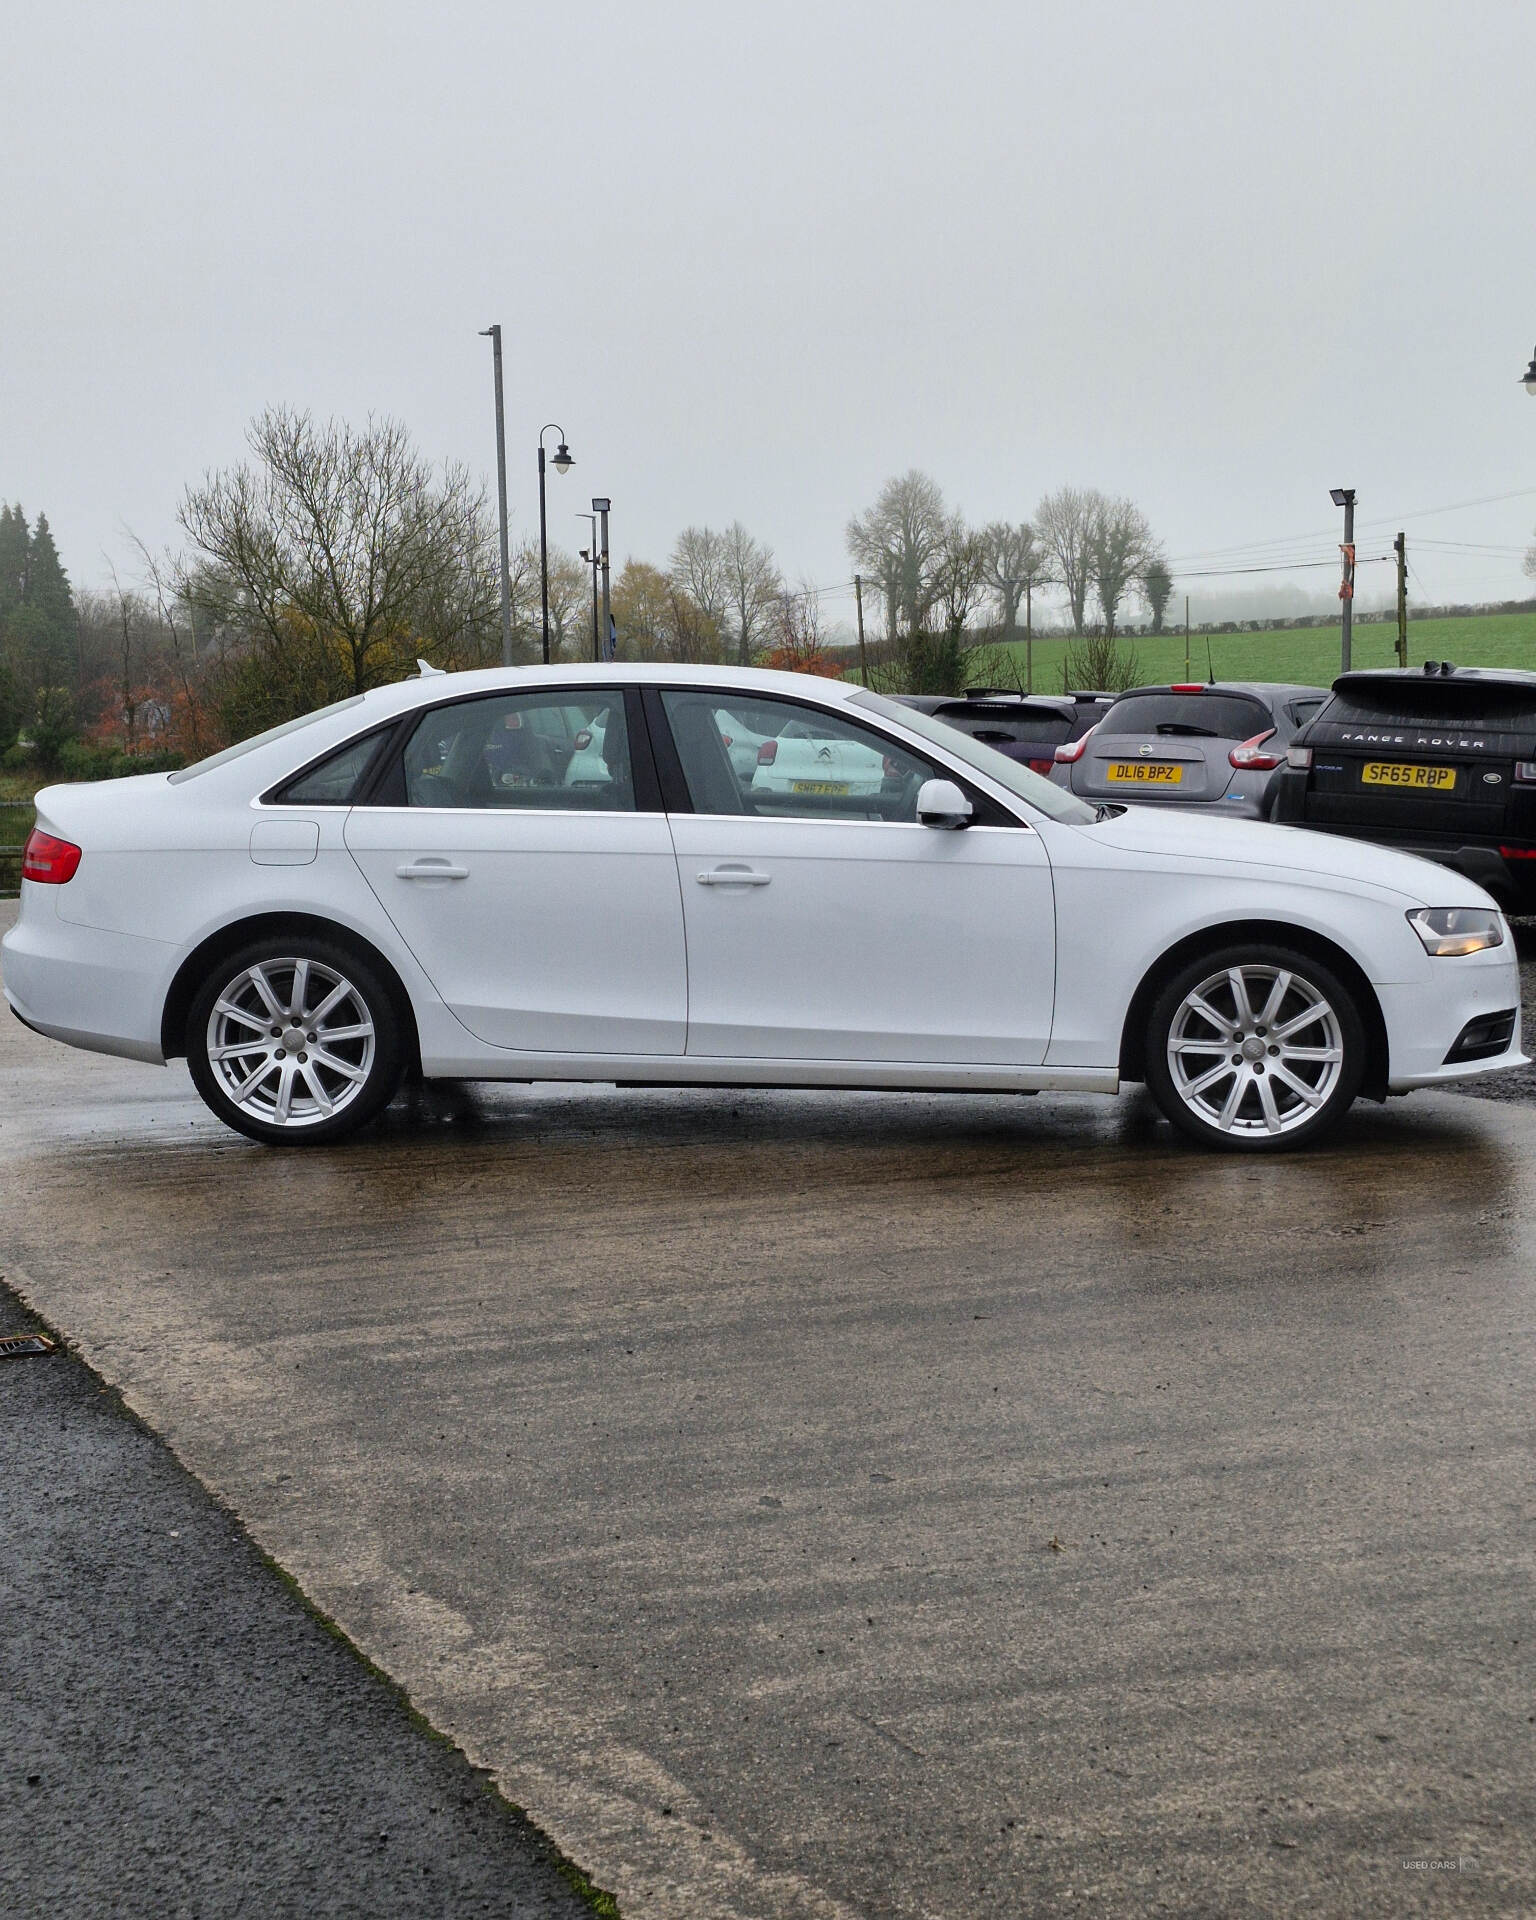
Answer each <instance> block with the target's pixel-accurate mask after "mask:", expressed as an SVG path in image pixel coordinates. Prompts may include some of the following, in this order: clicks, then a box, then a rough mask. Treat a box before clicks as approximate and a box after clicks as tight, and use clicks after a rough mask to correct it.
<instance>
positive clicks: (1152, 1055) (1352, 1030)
mask: <svg viewBox="0 0 1536 1920" xmlns="http://www.w3.org/2000/svg"><path fill="white" fill-rule="evenodd" d="M1365 1052H1366V1040H1365V1027H1364V1024H1363V1022H1362V1020H1361V1016H1360V1010H1359V1008H1358V1006H1357V1005H1356V1003H1355V998H1354V995H1353V994H1352V993H1351V992H1350V990H1349V989H1348V988H1347V987H1346V986H1345V985H1344V984H1343V982H1342V981H1341V980H1340V979H1339V978H1338V976H1337V975H1336V974H1335V973H1334V972H1333V971H1332V970H1331V969H1330V968H1329V967H1326V966H1324V965H1323V964H1322V962H1320V961H1318V960H1315V959H1314V958H1313V957H1312V956H1311V955H1310V954H1306V953H1301V952H1292V951H1291V950H1289V949H1287V948H1284V947H1278V946H1274V947H1272V946H1267V945H1258V944H1255V945H1251V946H1247V945H1245V946H1234V947H1230V948H1227V949H1224V950H1223V951H1221V952H1219V953H1211V954H1207V955H1203V956H1202V957H1201V958H1200V959H1198V960H1194V961H1192V962H1190V963H1189V964H1188V965H1187V966H1185V967H1182V968H1181V969H1180V970H1179V972H1178V973H1177V974H1175V975H1174V977H1173V978H1172V979H1171V980H1170V981H1169V982H1168V984H1167V985H1166V986H1165V987H1164V989H1163V991H1162V992H1161V993H1160V994H1159V995H1158V997H1157V1001H1156V1004H1155V1005H1154V1007H1153V1009H1152V1017H1151V1022H1150V1025H1149V1029H1148V1033H1147V1085H1148V1087H1149V1088H1150V1089H1151V1091H1152V1095H1153V1097H1154V1099H1155V1100H1156V1101H1157V1103H1158V1105H1159V1106H1160V1107H1161V1108H1162V1110H1163V1112H1164V1113H1165V1114H1166V1115H1167V1116H1168V1118H1169V1119H1170V1120H1171V1121H1172V1122H1173V1124H1174V1125H1175V1126H1176V1127H1178V1128H1179V1129H1180V1130H1181V1131H1182V1132H1184V1133H1186V1134H1188V1135H1189V1136H1190V1138H1191V1139H1194V1140H1199V1141H1201V1142H1202V1143H1203V1144H1205V1145H1207V1146H1213V1147H1223V1148H1227V1149H1231V1150H1234V1151H1238V1152H1248V1153H1273V1152H1276V1151H1284V1150H1285V1149H1288V1148H1291V1147H1299V1146H1302V1145H1304V1144H1305V1143H1307V1142H1308V1141H1312V1140H1316V1139H1317V1138H1318V1137H1319V1136H1320V1135H1322V1134H1324V1133H1327V1132H1328V1131H1329V1130H1330V1129H1331V1128H1332V1127H1334V1126H1336V1125H1337V1124H1338V1122H1339V1121H1340V1120H1341V1119H1342V1118H1343V1117H1344V1115H1345V1113H1346V1112H1347V1111H1348V1110H1349V1107H1350V1105H1351V1103H1352V1102H1353V1100H1354V1098H1355V1095H1356V1094H1357V1093H1358V1092H1359V1090H1360V1082H1361V1079H1362V1078H1363V1076H1364V1072H1365Z"/></svg>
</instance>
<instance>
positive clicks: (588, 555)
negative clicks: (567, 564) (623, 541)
mask: <svg viewBox="0 0 1536 1920" xmlns="http://www.w3.org/2000/svg"><path fill="white" fill-rule="evenodd" d="M576 518H577V519H578V520H585V521H586V523H587V525H588V526H589V527H590V528H591V529H592V533H591V538H590V541H589V544H588V545H587V546H584V547H583V548H582V550H581V557H582V559H583V560H585V561H586V563H587V565H588V566H589V567H590V568H591V569H592V658H593V659H594V660H601V659H602V657H603V652H602V647H601V645H600V644H599V642H598V638H597V559H598V557H597V515H596V514H595V513H578V514H577V516H576Z"/></svg>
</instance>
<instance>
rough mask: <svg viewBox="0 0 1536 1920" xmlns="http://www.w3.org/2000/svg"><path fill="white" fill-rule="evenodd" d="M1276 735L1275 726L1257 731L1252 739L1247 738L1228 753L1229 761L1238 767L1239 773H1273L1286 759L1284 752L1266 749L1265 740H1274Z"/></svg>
mask: <svg viewBox="0 0 1536 1920" xmlns="http://www.w3.org/2000/svg"><path fill="white" fill-rule="evenodd" d="M1274 737H1275V730H1274V728H1273V727H1269V728H1266V729H1265V731H1264V732H1263V733H1256V734H1255V735H1254V736H1253V738H1252V739H1251V740H1245V741H1244V742H1243V744H1242V745H1241V746H1240V747H1234V748H1233V749H1232V751H1231V752H1230V753H1229V754H1228V755H1227V759H1228V761H1229V763H1230V764H1231V765H1232V766H1234V767H1236V768H1237V770H1238V772H1239V773H1273V772H1274V770H1275V768H1276V767H1278V766H1280V765H1281V764H1282V763H1283V760H1284V756H1283V755H1282V754H1278V753H1266V752H1265V751H1264V742H1265V741H1266V740H1273V739H1274Z"/></svg>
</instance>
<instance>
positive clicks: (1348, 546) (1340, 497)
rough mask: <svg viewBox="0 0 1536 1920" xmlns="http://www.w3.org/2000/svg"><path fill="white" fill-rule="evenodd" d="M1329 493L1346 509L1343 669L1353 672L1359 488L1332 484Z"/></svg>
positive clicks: (1341, 637) (1341, 622) (1341, 611)
mask: <svg viewBox="0 0 1536 1920" xmlns="http://www.w3.org/2000/svg"><path fill="white" fill-rule="evenodd" d="M1328 497H1329V498H1330V499H1331V500H1332V502H1333V504H1334V505H1335V506H1336V507H1342V508H1343V509H1344V545H1343V548H1342V552H1343V556H1344V578H1343V579H1342V580H1341V581H1340V582H1339V671H1340V672H1341V673H1348V672H1349V663H1350V652H1351V642H1352V638H1353V634H1354V624H1355V490H1354V488H1353V487H1330V488H1329V490H1328Z"/></svg>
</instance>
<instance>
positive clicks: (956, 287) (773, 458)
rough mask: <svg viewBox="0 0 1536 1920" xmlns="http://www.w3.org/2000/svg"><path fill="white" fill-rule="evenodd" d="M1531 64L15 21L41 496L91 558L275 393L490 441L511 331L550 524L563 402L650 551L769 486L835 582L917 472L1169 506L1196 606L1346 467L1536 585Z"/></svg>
mask: <svg viewBox="0 0 1536 1920" xmlns="http://www.w3.org/2000/svg"><path fill="white" fill-rule="evenodd" d="M1533 65H1536V10H1533V9H1532V7H1531V5H1530V3H1529V0H1463V4H1460V5H1455V6H1452V5H1448V4H1435V3H1433V0H1390V3H1389V0H1352V3H1351V4H1349V5H1347V6H1340V5H1338V4H1336V3H1334V4H1326V5H1325V4H1315V3H1313V0H1283V4H1272V5H1252V4H1244V0H1226V4H1221V5H1217V4H1193V3H1192V0H1162V3H1161V4H1158V5H1156V6H1153V5H1150V4H1148V3H1147V0H1138V3H1137V4H1127V3H1126V0H1052V3H1051V4H1044V5H1039V4H1037V5H1027V4H1026V5H1018V4H1001V3H1000V0H999V3H997V4H992V5H986V6H981V5H974V4H965V3H963V0H962V3H961V4H956V0H947V4H944V5H937V4H934V3H933V0H923V3H922V4H917V3H916V0H882V3H881V4H879V5H859V6H855V5H846V4H839V0H814V3H810V4H808V3H807V0H776V3H775V4H773V5H771V6H769V5H752V6H746V5H742V4H739V0H738V4H737V5H735V6H734V7H733V6H722V5H720V4H718V0H716V3H715V4H712V5H704V4H703V3H702V0H626V3H625V4H623V5H611V4H607V3H606V0H595V3H593V4H587V5H584V6H580V7H572V6H555V5H547V6H542V7H538V8H533V7H530V6H527V5H526V4H524V5H518V4H511V5H508V4H498V5H495V6H491V5H467V4H461V3H459V0H439V3H438V4H437V5H435V6H432V7H426V6H422V5H421V4H419V0H413V4H410V5H405V4H400V3H399V0H373V3H372V4H369V5H352V6H344V5H336V4H328V3H327V0H303V4H299V5H295V4H289V0H265V3H264V4H263V5H261V6H259V7H242V8H235V7H230V6H214V5H212V4H209V3H208V0H205V3H204V4H202V5H198V4H194V3H191V0H184V3H183V4H180V5H173V4H169V0H138V4H136V5H134V6H132V7H129V6H125V5H123V4H122V0H111V3H110V4H92V5H84V4H79V3H78V0H50V4H49V5H47V6H33V7H29V8H26V9H25V10H22V9H16V10H12V11H11V12H10V13H9V14H8V17H7V26H6V32H5V39H4V61H3V66H0V162H3V170H4V180H5V192H4V194H3V196H0V200H3V211H0V242H3V246H4V255H3V257H4V260H5V262H6V272H5V277H4V285H5V300H4V318H3V323H0V499H10V500H17V499H19V500H20V501H21V502H22V503H23V505H24V506H25V507H26V509H27V511H28V513H29V515H30V514H35V513H36V511H37V510H38V509H39V508H42V509H44V510H45V511H46V512H47V513H48V516H49V518H50V520H51V522H52V523H53V526H54V528H55V531H56V534H57V537H58V540H59V544H60V548H61V550H62V553H63V557H64V560H65V564H66V565H67V566H68V567H69V568H70V570H71V573H72V575H73V577H74V578H75V580H76V581H77V582H79V583H81V584H85V585H91V584H95V583H99V582H100V581H101V580H102V578H103V577H104V575H105V571H106V556H107V555H111V556H112V557H114V558H116V559H117V560H118V561H119V562H120V563H121V562H124V561H125V560H128V559H129V558H130V556H129V555H128V552H127V543H126V541H125V538H124V534H123V529H124V528H125V527H131V528H132V529H133V530H134V531H136V532H137V533H139V534H140V535H141V536H143V537H144V538H145V539H146V540H147V541H148V542H149V543H150V544H151V545H158V544H160V543H162V542H165V541H169V540H171V539H173V538H174V535H175V522H174V515H175V507H176V502H177V500H178V498H179V496H180V494H181V491H182V489H183V487H184V486H185V484H186V483H187V482H188V481H189V480H192V479H196V478H197V477H198V476H200V475H201V474H202V472H203V471H204V470H205V469H206V468H209V467H214V466H220V465H226V464H228V463H230V462H232V461H234V460H236V459H238V458H239V457H240V456H241V454H242V452H243V440H242V436H243V432H244V428H245V425H246V423H247V421H248V420H249V419H250V417H251V416H252V415H253V414H254V413H255V412H257V411H258V409H260V408H262V407H264V406H266V405H268V404H270V403H273V402H285V403H288V404H291V405H297V406H305V407H310V408H312V409H314V410H315V411H316V412H317V413H319V414H322V415H327V414H334V415H338V416H344V417H347V418H351V419H361V418H362V417H363V416H364V415H365V414H367V413H368V412H370V411H373V412H377V413H390V414H394V415H397V416H398V417H399V418H401V419H403V420H404V421H406V422H407V423H408V424H409V426H410V427H411V428H412V430H413V431H414V433H415V435H416V437H417V439H418V441H419V442H420V443H421V444H422V445H423V446H424V447H425V448H426V449H427V450H428V451H429V452H431V453H432V454H434V455H435V456H451V457H454V458H458V459H463V460H465V461H467V462H468V463H470V465H471V466H472V467H474V468H475V469H476V470H477V471H480V472H483V473H485V474H487V475H488V476H494V469H495V451H494V438H493V423H492V405H491V367H490V351H489V342H488V341H485V340H481V339H479V338H478V337H477V331H478V329H480V328H481V327H484V326H486V325H488V324H489V323H490V322H491V321H493V320H499V321H500V322H501V324H502V326H503V328H504V330H505V337H506V347H507V412H508V434H509V439H510V449H509V460H510V466H511V473H510V485H511V494H512V518H513V533H514V537H517V536H518V535H519V534H527V533H529V532H530V531H535V530H536V528H537V496H536V489H535V478H534V448H535V445H536V442H537V437H538V431H539V428H540V426H541V425H542V424H543V423H544V422H545V421H551V420H552V421H558V422H559V423H560V424H561V425H562V426H563V427H564V428H565V430H566V432H567V434H568V436H569V440H570V444H571V448H572V451H573V452H574V454H575V456H576V460H577V465H576V466H575V468H574V469H573V471H572V472H571V473H570V474H569V475H568V476H567V477H566V478H564V479H563V480H559V479H555V478H553V477H551V481H550V512H551V531H552V535H553V537H555V538H558V539H559V540H561V541H562V542H563V543H565V544H568V545H570V546H572V547H574V546H577V545H579V544H581V543H582V539H583V538H584V535H585V528H584V526H583V525H582V523H580V522H578V521H577V520H576V519H575V518H574V517H573V516H574V514H575V513H576V511H577V510H578V509H582V508H585V507H586V506H587V505H588V502H589V499H590V496H591V495H592V494H593V493H608V494H611V495H612V497H613V501H614V520H613V535H614V549H615V557H616V559H617V558H618V557H619V556H620V555H622V554H626V553H634V554H638V555H641V556H642V557H646V558H650V559H653V560H657V561H659V562H664V561H665V558H666V554H667V551H668V549H669V547H670V545H671V542H672V539H673V537H674V536H675V534H676V533H677V531H678V529H679V528H681V527H683V526H685V525H687V524H689V523H707V524H711V525H717V526H718V525H721V524H724V523H726V522H728V521H729V520H731V519H732V518H739V519H741V520H742V521H744V522H745V523H746V525H747V526H748V527H750V528H751V529H752V530H753V531H754V532H755V533H757V534H758V535H759V536H761V537H762V538H764V539H766V540H768V541H769V542H771V543H772V545H773V546H774V547H775V549H776V550H777V552H778V555H779V558H780V561H781V563H782V564H783V566H784V567H785V569H786V571H787V572H789V573H790V574H791V575H793V576H795V577H797V578H799V577H808V578H809V579H811V580H812V581H814V582H816V583H817V584H827V585H831V584H834V583H839V582H843V581H845V580H846V579H847V578H848V575H849V570H850V563H849V561H848V558H847V555H846V552H845V548H844V542H843V529H844V526H845V523H846V521H847V519H848V517H849V515H850V513H852V512H854V511H856V510H858V509H860V508H862V507H863V506H865V505H866V504H867V503H868V502H869V501H870V499H871V498H872V497H873V496H874V494H875V492H876V491H877V489H878V488H879V486H880V484H881V482H882V481H884V480H885V479H886V478H887V477H888V476H890V475H891V474H893V473H897V472H901V471H903V470H905V469H906V468H907V467H910V466H918V467H922V468H924V469H926V470H927V471H928V472H930V473H931V474H932V475H933V476H934V477H935V478H936V479H937V480H938V481H939V482H940V484H941V485H942V486H943V488H944V489H945V492H946V494H947V495H948V496H949V498H950V499H951V501H952V502H953V503H954V504H955V505H957V506H959V507H961V508H962V509H963V510H964V511H965V512H966V513H967V514H968V515H969V516H971V517H973V518H976V519H991V518H1010V519H1018V518H1023V517H1027V516H1028V514H1029V513H1030V511H1031V509H1032V508H1033V506H1034V504H1035V502H1036V500H1037V499H1038V498H1039V496H1040V494H1041V493H1042V492H1043V491H1045V490H1046V489H1048V488H1052V487H1055V486H1058V485H1060V484H1062V483H1063V482H1068V481H1071V482H1075V483H1078V484H1080V485H1088V486H1098V487H1101V488H1104V489H1105V490H1106V491H1112V492H1122V493H1127V494H1130V495H1131V496H1133V497H1134V498H1135V499H1137V500H1138V501H1140V502H1141V504H1142V505H1143V506H1144V507H1145V509H1146V510H1147V512H1148V514H1149V515H1150V516H1151V519H1152V521H1153V523H1154V526H1155V527H1156V528H1157V530H1158V531H1159V533H1160V534H1161V535H1162V537H1163V539H1164V541H1165V543H1166V545H1167V548H1168V551H1169V553H1170V555H1171V556H1172V557H1173V559H1174V562H1175V572H1176V574H1178V575H1179V576H1180V583H1179V590H1180V591H1181V592H1182V591H1184V590H1186V589H1187V590H1188V591H1189V592H1190V593H1191V595H1192V597H1193V598H1194V600H1195V607H1196V618H1197V619H1198V618H1199V611H1198V609H1199V596H1200V593H1201V591H1202V590H1207V589H1214V588H1215V587H1217V586H1221V587H1226V586H1232V585H1250V584H1258V582H1259V581H1260V580H1262V579H1263V578H1265V577H1267V576H1253V577H1247V576H1244V577H1242V578H1239V579H1237V580H1233V581H1229V582H1215V581H1209V580H1205V579H1202V578H1191V577H1190V576H1192V575H1195V574H1197V573H1199V572H1201V571H1203V570H1205V569H1208V568H1210V567H1213V566H1216V565H1218V564H1220V565H1227V566H1230V565H1233V564H1237V563H1244V564H1258V563H1260V562H1261V561H1267V560H1270V559H1273V558H1280V559H1285V560H1294V559H1297V558H1301V557H1305V558H1311V559H1318V560H1322V561H1324V562H1327V563H1328V565H1329V566H1331V565H1332V564H1333V562H1334V548H1333V543H1334V542H1335V541H1336V540H1337V538H1338V537H1339V536H1338V531H1337V523H1338V519H1339V516H1338V515H1337V513H1336V512H1335V510H1334V509H1333V507H1332V506H1331V505H1330V503H1329V499H1328V489H1329V487H1330V486H1335V485H1354V486H1355V487H1357V488H1358V490H1359V495H1360V503H1361V504H1360V521H1361V535H1360V551H1361V554H1362V556H1364V555H1366V554H1369V553H1375V552H1385V551H1386V550H1387V544H1388V542H1389V540H1390V537H1391V532H1392V530H1393V529H1395V528H1396V527H1397V526H1398V525H1399V524H1402V525H1405V526H1406V527H1407V528H1408V531H1409V544H1410V556H1411V558H1412V559H1413V563H1414V583H1413V593H1414V596H1415V597H1417V598H1420V599H1436V600H1439V599H1447V598H1452V597H1469V598H1470V597H1476V598H1493V597H1503V596H1513V595H1518V594H1521V593H1522V592H1529V591H1530V590H1531V589H1530V584H1529V582H1526V581H1524V580H1523V579H1522V576H1521V572H1520V563H1519V553H1520V550H1522V549H1523V546H1524V545H1525V543H1526V542H1527V541H1528V539H1529V537H1530V534H1531V529H1532V526H1533V525H1536V401H1532V400H1530V399H1528V398H1527V397H1526V395H1525V394H1524V393H1523V392H1522V391H1521V389H1520V387H1519V386H1518V385H1517V380H1518V378H1519V376H1520V374H1521V373H1522V371H1523V369H1524V367H1525V363H1526V361H1527V359H1528V358H1529V357H1530V355H1531V352H1532V349H1533V346H1536V248H1533V245H1532V220H1531V205H1532V193H1533V189H1536V165H1533V161H1536V104H1533V102H1536V95H1533V87H1532V74H1533ZM1516 494H1521V495H1523V497H1516V498H1506V499H1502V500H1500V501H1498V502H1497V503H1495V504H1490V505H1487V506H1483V507H1477V508H1464V509H1463V510H1460V511H1456V512H1451V513H1444V514H1439V515H1436V516H1434V517H1428V516H1426V515H1425V513H1424V510H1426V509H1430V508H1440V507H1444V506H1448V505H1451V504H1453V503H1461V502H1467V501H1475V500H1480V499H1483V498H1484V497H1486V496H1492V495H1501V496H1502V495H1516ZM1298 537H1300V538H1298ZM1431 540H1437V541H1441V542H1457V543H1462V544H1461V545H1458V546H1455V547H1449V546H1431V545H1430V544H1428V543H1429V542H1430V541H1431ZM1264 542H1276V543H1277V544H1276V545H1274V546H1273V547H1272V548H1263V549H1260V546H1259V543H1264ZM1280 542H1285V543H1288V544H1278V543H1280ZM1474 546H1482V547H1487V548H1489V549H1494V551H1472V550H1469V549H1470V548H1471V547H1474ZM1218 550H1220V551H1219V557H1218V558H1217V559H1207V558H1201V557H1197V556H1204V555H1208V554H1211V553H1213V552H1217V551H1218ZM1228 550H1230V551H1228ZM1378 574H1379V575H1381V576H1382V579H1381V580H1380V581H1378V580H1377V579H1376V575H1378ZM1292 578H1293V579H1294V580H1295V581H1297V582H1298V583H1300V584H1305V585H1306V586H1308V587H1309V588H1313V587H1317V586H1323V587H1325V588H1326V587H1328V586H1329V585H1330V584H1331V582H1330V580H1329V574H1328V571H1327V569H1326V568H1325V569H1324V570H1323V571H1318V572H1310V573H1308V572H1299V573H1296V574H1294V575H1292ZM1385 581H1386V569H1375V570H1371V569H1362V590H1363V591H1369V590H1370V589H1371V588H1372V587H1374V586H1377V585H1384V584H1385ZM842 610H843V606H842V603H841V602H840V601H838V600H835V599H834V600H830V601H829V602H828V605H827V608H826V611H827V613H828V614H829V616H833V617H836V616H838V615H839V614H840V613H841V612H842Z"/></svg>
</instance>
